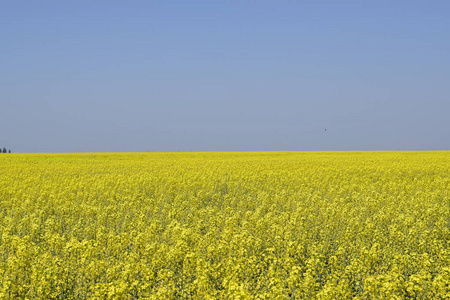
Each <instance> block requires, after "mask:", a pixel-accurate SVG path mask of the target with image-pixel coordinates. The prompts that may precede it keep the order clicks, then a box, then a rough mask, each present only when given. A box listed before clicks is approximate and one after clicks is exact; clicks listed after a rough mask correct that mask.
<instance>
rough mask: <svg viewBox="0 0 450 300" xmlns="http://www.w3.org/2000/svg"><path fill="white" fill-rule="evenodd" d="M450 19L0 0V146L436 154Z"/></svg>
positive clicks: (445, 138) (443, 125)
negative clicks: (430, 152)
mask: <svg viewBox="0 0 450 300" xmlns="http://www.w3.org/2000/svg"><path fill="white" fill-rule="evenodd" d="M449 15H450V2H446V1H427V2H425V1H410V2H404V1H376V2H375V1H373V2H370V3H369V2H364V3H362V2H358V1H346V2H341V3H337V2H336V1H314V2H313V1H301V2H295V3H294V2H290V1H276V2H273V1H261V2H258V3H257V4H256V3H250V2H241V1H217V2H206V1H154V2H147V1H127V2H126V3H125V2H119V1H77V2H75V3H68V2H67V3H62V2H59V1H40V2H39V3H37V2H32V1H21V2H8V3H2V4H0V25H1V26H0V41H1V42H0V43H1V47H0V54H1V55H0V68H1V70H2V72H0V102H1V103H0V122H1V123H0V124H2V125H1V127H0V129H1V131H0V132H1V133H0V147H1V148H3V147H5V148H7V149H10V150H11V151H12V152H13V153H72V152H215V151H220V152H223V151H224V152H229V151H232V152H235V151H393V150H405V151H420V150H437V151H439V150H450V117H448V112H449V111H450V85H449V82H450V56H449V55H448V53H450V18H448V16H449ZM325 129H326V130H325Z"/></svg>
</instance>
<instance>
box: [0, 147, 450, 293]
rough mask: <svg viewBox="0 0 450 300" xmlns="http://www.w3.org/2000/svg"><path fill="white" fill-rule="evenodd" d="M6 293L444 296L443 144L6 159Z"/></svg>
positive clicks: (1, 254)
mask: <svg viewBox="0 0 450 300" xmlns="http://www.w3.org/2000/svg"><path fill="white" fill-rule="evenodd" d="M0 235H1V241H0V274H1V276H0V280H1V282H0V299H21V298H28V299H138V298H139V299H450V152H445V151H440V152H439V151H436V152H247V153H246V152H240V153H239V152H236V153H114V154H113V153H90V154H0Z"/></svg>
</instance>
